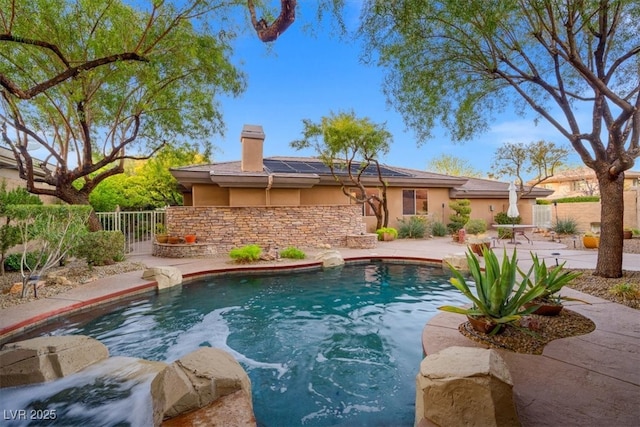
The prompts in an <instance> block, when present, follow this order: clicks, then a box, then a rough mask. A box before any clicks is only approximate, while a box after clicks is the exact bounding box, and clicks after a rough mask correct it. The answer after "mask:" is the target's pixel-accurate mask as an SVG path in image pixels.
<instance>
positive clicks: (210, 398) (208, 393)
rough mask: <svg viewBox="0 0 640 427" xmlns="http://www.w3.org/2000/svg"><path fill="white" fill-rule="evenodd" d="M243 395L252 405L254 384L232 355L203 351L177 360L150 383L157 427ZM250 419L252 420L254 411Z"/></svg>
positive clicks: (208, 349) (215, 350)
mask: <svg viewBox="0 0 640 427" xmlns="http://www.w3.org/2000/svg"><path fill="white" fill-rule="evenodd" d="M237 391H242V392H243V393H244V394H245V395H246V396H247V398H248V399H249V402H251V382H250V380H249V376H248V375H247V373H246V372H245V371H244V369H243V368H242V366H240V364H239V363H238V362H237V361H236V360H235V359H234V358H233V356H231V355H230V354H229V353H227V352H225V351H223V350H220V349H216V348H210V347H202V348H199V349H198V350H196V351H194V352H192V353H189V354H187V355H186V356H184V357H182V358H180V359H179V360H176V361H175V362H173V363H172V364H171V365H169V366H168V367H167V368H166V369H164V370H162V371H161V372H160V373H159V374H158V375H157V376H156V377H155V378H154V380H153V381H152V383H151V397H152V404H153V416H154V423H155V424H156V425H158V424H159V423H160V422H161V421H162V419H163V418H172V417H175V416H178V415H180V414H183V413H186V412H190V411H193V410H195V409H199V408H203V407H206V406H208V405H209V404H211V403H212V402H214V401H217V400H218V399H220V398H221V397H222V396H227V395H230V394H233V393H235V392H237ZM247 416H248V417H249V418H251V417H253V409H251V412H250V414H247Z"/></svg>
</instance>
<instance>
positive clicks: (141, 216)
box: [97, 209, 165, 255]
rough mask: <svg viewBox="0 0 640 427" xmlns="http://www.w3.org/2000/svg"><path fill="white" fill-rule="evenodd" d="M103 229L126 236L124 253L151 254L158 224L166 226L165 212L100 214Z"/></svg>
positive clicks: (117, 211) (118, 211)
mask: <svg viewBox="0 0 640 427" xmlns="http://www.w3.org/2000/svg"><path fill="white" fill-rule="evenodd" d="M97 215H98V218H99V219H100V223H101V224H102V229H103V230H106V231H121V232H122V233H123V234H124V252H125V253H126V254H129V255H134V254H144V253H151V242H152V241H153V239H154V238H155V235H156V224H163V225H164V224H165V211H164V209H159V210H155V211H136V212H123V211H120V210H119V209H118V210H116V211H115V212H98V213H97Z"/></svg>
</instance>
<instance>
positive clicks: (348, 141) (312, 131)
mask: <svg viewBox="0 0 640 427" xmlns="http://www.w3.org/2000/svg"><path fill="white" fill-rule="evenodd" d="M303 126H304V129H303V131H302V134H303V137H302V138H301V139H299V140H296V141H292V142H291V144H290V145H291V147H292V148H295V149H297V150H301V149H305V148H313V149H314V150H315V151H316V153H317V154H318V157H319V158H320V160H321V161H322V162H323V163H324V164H325V165H326V166H327V167H328V168H329V169H330V170H331V174H332V176H333V178H334V179H335V180H336V182H338V183H339V184H340V186H341V188H342V192H343V193H344V194H345V195H346V196H348V197H349V198H350V199H351V200H353V201H354V202H356V203H363V204H365V205H366V206H367V207H368V209H370V210H371V212H373V214H374V215H375V217H376V221H377V223H376V230H377V229H380V228H381V227H386V226H387V225H388V221H389V218H388V217H389V211H388V208H387V183H386V181H385V180H384V178H383V177H382V173H381V170H380V162H379V157H380V156H382V155H384V154H387V153H388V152H389V147H390V145H391V142H392V136H391V133H390V132H389V131H388V130H387V129H386V128H385V125H384V124H378V123H374V122H372V121H371V120H370V119H369V118H367V117H364V118H359V117H357V116H356V114H355V113H354V112H341V113H337V114H336V113H331V114H330V115H329V116H325V117H322V118H321V120H320V121H319V122H313V121H311V120H310V119H305V120H303ZM372 170H373V171H374V173H375V175H376V177H377V179H376V181H377V182H376V184H377V185H376V186H375V187H374V188H373V189H371V191H368V189H367V188H368V187H369V188H370V187H371V184H370V183H367V182H365V180H364V173H365V171H367V172H370V171H372ZM378 188H379V190H378ZM354 189H355V190H354Z"/></svg>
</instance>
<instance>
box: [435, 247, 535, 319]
mask: <svg viewBox="0 0 640 427" xmlns="http://www.w3.org/2000/svg"><path fill="white" fill-rule="evenodd" d="M482 252H483V257H484V260H485V269H484V271H483V270H482V268H481V267H480V263H479V262H478V258H477V257H476V255H475V254H474V253H473V252H471V251H468V253H467V254H466V257H467V263H468V264H469V272H470V274H471V277H472V278H473V281H474V282H475V288H476V294H475V295H474V294H473V293H472V292H471V288H470V287H469V285H468V284H467V280H466V279H465V277H464V276H463V275H462V273H460V272H459V271H458V270H456V269H455V268H454V267H453V266H451V265H449V267H450V268H451V271H452V273H453V277H452V278H451V279H450V282H451V284H452V285H453V286H455V287H456V288H457V289H458V290H459V291H460V292H462V294H463V295H464V296H466V297H467V298H469V300H470V301H471V303H472V304H473V305H472V307H470V308H463V307H455V306H450V305H445V306H442V307H438V310H443V311H448V312H451V313H458V314H465V315H467V316H470V317H484V318H486V319H487V320H489V321H491V322H493V323H495V324H498V325H504V324H507V323H511V322H514V321H516V320H519V319H520V317H522V316H524V315H527V314H530V313H532V312H533V311H534V310H535V309H536V308H537V307H536V306H533V307H528V308H525V305H526V304H527V303H530V302H531V301H533V300H534V299H536V298H539V297H540V296H541V295H542V294H544V292H545V287H544V286H542V285H541V284H536V283H531V281H530V280H529V274H530V273H531V271H529V273H528V274H527V275H523V274H522V271H521V270H519V269H518V265H517V259H516V251H515V250H514V251H513V255H512V256H511V257H508V256H507V251H506V250H505V251H504V256H503V260H502V265H501V264H500V261H499V260H498V257H497V256H496V255H495V253H494V252H493V251H492V250H491V249H486V248H485V249H484V250H483V251H482Z"/></svg>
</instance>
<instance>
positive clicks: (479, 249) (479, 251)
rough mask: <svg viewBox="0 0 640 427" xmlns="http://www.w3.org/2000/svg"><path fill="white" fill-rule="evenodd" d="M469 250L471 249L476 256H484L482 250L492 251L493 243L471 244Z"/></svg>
mask: <svg viewBox="0 0 640 427" xmlns="http://www.w3.org/2000/svg"><path fill="white" fill-rule="evenodd" d="M469 248H470V249H471V251H472V252H473V253H474V254H476V255H479V256H482V249H483V248H487V249H490V248H491V243H490V242H482V243H470V244H469Z"/></svg>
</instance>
